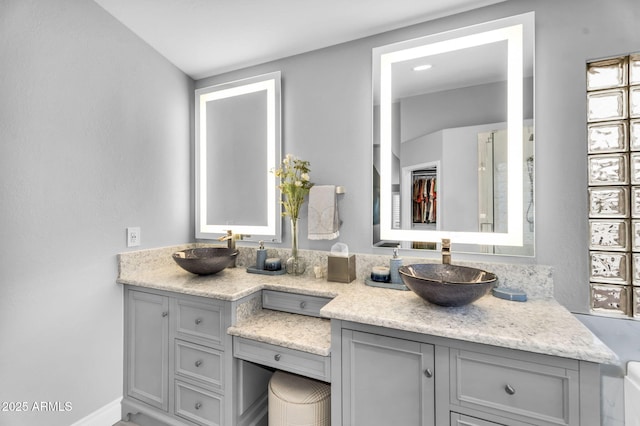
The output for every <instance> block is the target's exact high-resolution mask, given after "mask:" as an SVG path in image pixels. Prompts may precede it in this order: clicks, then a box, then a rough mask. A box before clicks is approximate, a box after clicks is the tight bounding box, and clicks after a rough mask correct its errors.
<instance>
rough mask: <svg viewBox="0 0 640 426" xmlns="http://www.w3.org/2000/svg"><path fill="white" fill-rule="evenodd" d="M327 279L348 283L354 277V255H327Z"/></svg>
mask: <svg viewBox="0 0 640 426" xmlns="http://www.w3.org/2000/svg"><path fill="white" fill-rule="evenodd" d="M327 270H328V271H327V281H335V282H338V283H350V282H351V281H353V280H355V279H356V255H355V254H352V255H350V256H331V255H329V256H328V260H327Z"/></svg>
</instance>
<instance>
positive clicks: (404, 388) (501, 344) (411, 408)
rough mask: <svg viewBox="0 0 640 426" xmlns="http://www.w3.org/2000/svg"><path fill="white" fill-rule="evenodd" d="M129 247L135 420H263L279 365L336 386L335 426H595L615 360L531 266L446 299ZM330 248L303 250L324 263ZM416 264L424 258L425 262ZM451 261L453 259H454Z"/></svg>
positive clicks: (129, 396) (547, 276)
mask: <svg viewBox="0 0 640 426" xmlns="http://www.w3.org/2000/svg"><path fill="white" fill-rule="evenodd" d="M188 247H190V246H181V247H170V248H163V249H156V250H143V251H139V252H128V253H123V254H121V255H120V256H119V277H118V282H119V283H120V284H124V300H125V380H124V384H125V385H124V398H123V402H122V413H123V418H131V419H133V420H134V421H135V422H137V423H139V424H140V425H145V424H157V423H158V422H162V423H165V424H168V425H202V426H212V425H225V426H244V425H266V424H267V385H268V381H269V379H270V377H271V375H272V373H273V372H274V371H275V370H284V371H288V372H292V373H295V374H299V375H302V376H306V377H310V378H313V379H317V380H321V381H324V382H327V383H330V384H331V393H332V394H331V418H332V425H334V426H339V425H345V426H346V425H367V426H372V425H390V424H397V425H403V426H404V425H407V426H409V425H438V426H441V425H449V424H450V425H527V424H534V425H583V426H584V425H598V424H600V368H599V365H600V364H603V363H615V362H616V356H615V354H614V353H613V352H612V351H611V350H610V349H609V348H607V347H606V346H605V345H604V344H603V343H602V342H600V341H599V340H598V339H597V338H596V337H595V336H593V334H592V333H591V332H590V331H589V330H588V329H586V328H585V327H584V326H583V325H582V324H581V323H580V322H579V321H578V320H576V319H575V318H574V317H573V316H572V315H571V314H570V313H569V312H568V311H567V310H566V309H565V308H563V307H562V306H561V305H559V304H558V303H557V302H555V301H554V300H553V298H552V288H553V287H552V286H553V283H552V280H551V271H550V270H549V269H548V268H546V267H544V266H540V265H503V264H491V265H488V266H487V265H485V264H476V265H474V266H477V267H480V268H486V269H490V270H492V272H495V273H496V274H497V275H498V277H499V280H500V282H501V283H502V284H503V285H510V286H513V285H516V284H518V286H519V287H520V288H522V289H523V290H525V291H526V292H527V294H528V296H529V300H528V301H527V302H524V303H523V302H512V301H507V300H503V299H498V298H496V297H492V296H491V295H488V296H485V297H483V298H481V299H479V300H478V301H476V302H474V303H473V304H471V305H467V306H463V307H458V308H444V307H439V306H436V305H431V304H428V303H427V302H424V301H423V300H422V299H420V298H419V297H418V296H417V295H416V294H414V293H413V292H410V291H399V290H393V289H383V288H376V287H369V286H366V285H364V279H363V278H364V274H365V273H366V272H367V271H370V266H371V265H375V264H380V263H383V262H385V260H386V259H385V258H383V257H382V256H375V255H358V265H357V266H358V271H357V272H358V274H357V275H358V279H356V280H355V281H353V282H351V283H349V284H344V283H333V282H328V281H326V279H325V278H315V277H313V276H311V275H308V276H299V277H292V276H288V275H276V276H268V275H258V274H249V273H247V271H246V267H247V266H250V265H251V261H252V260H253V259H254V258H255V250H252V249H249V248H244V247H240V248H239V251H240V254H239V256H238V259H237V267H235V268H227V269H225V270H223V271H221V272H220V273H218V274H216V275H210V276H197V275H193V274H190V273H188V272H186V271H184V270H182V269H180V267H179V266H178V265H177V264H176V263H175V262H174V261H173V260H172V259H171V254H172V253H173V252H175V251H177V250H182V249H185V248H188ZM326 255H327V253H326V252H308V253H305V256H306V258H307V261H308V263H309V264H311V265H320V266H322V265H326ZM422 261H423V262H424V259H422ZM454 263H455V259H454Z"/></svg>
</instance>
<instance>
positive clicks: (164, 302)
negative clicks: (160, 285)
mask: <svg viewBox="0 0 640 426" xmlns="http://www.w3.org/2000/svg"><path fill="white" fill-rule="evenodd" d="M126 303H127V305H128V306H127V309H126V315H127V316H126V320H125V324H126V327H127V330H126V334H127V340H128V345H127V353H126V358H127V361H126V368H127V370H126V373H127V374H126V384H125V388H126V394H127V395H128V396H130V397H132V398H135V399H138V400H140V401H142V402H144V403H146V404H149V405H151V406H152V407H156V408H159V409H161V410H163V411H167V410H168V408H169V393H168V391H169V378H168V376H167V374H166V372H167V370H168V365H169V299H168V298H167V297H164V296H159V295H157V294H149V293H143V292H138V291H130V292H129V293H128V295H127V299H126Z"/></svg>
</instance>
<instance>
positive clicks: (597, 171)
mask: <svg viewBox="0 0 640 426" xmlns="http://www.w3.org/2000/svg"><path fill="white" fill-rule="evenodd" d="M587 155H588V161H587V164H588V176H589V178H588V185H589V188H588V197H589V267H590V270H589V287H590V303H591V312H592V313H594V314H599V315H606V316H617V317H630V318H635V319H640V312H639V311H640V53H636V54H632V55H627V56H620V57H616V58H609V59H604V60H597V61H591V62H588V63H587Z"/></svg>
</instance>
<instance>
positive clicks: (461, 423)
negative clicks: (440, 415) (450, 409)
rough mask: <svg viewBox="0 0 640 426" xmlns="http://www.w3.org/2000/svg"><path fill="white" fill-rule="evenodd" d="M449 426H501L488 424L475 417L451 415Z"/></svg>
mask: <svg viewBox="0 0 640 426" xmlns="http://www.w3.org/2000/svg"><path fill="white" fill-rule="evenodd" d="M451 426H502V425H500V424H499V423H493V422H488V421H486V420H482V419H476V418H475V417H469V416H464V415H462V414H458V413H451Z"/></svg>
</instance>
